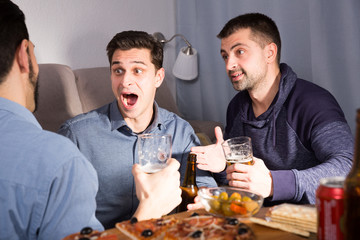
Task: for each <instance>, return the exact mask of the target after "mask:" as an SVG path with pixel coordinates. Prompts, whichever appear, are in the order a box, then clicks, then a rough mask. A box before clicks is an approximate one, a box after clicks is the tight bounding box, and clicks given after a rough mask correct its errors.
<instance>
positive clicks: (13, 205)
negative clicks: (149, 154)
mask: <svg viewBox="0 0 360 240" xmlns="http://www.w3.org/2000/svg"><path fill="white" fill-rule="evenodd" d="M0 122H1V124H0V166H1V167H0V239H4V240H5V239H6V240H9V239H62V238H63V237H65V236H66V235H69V234H71V233H74V232H78V231H80V230H81V228H83V227H84V226H90V227H92V228H93V229H98V230H102V229H103V227H102V226H101V224H100V222H99V221H98V220H97V219H96V218H95V209H96V202H95V196H96V191H97V188H98V182H97V176H96V172H95V170H94V168H93V167H92V166H91V164H90V163H89V162H88V161H87V160H86V159H85V158H84V156H83V155H82V154H81V153H80V152H79V150H78V149H76V147H74V145H73V144H72V143H71V141H69V140H68V139H66V138H64V137H62V136H59V135H57V134H55V133H51V132H48V131H44V130H42V128H41V126H40V125H39V123H38V122H37V121H36V119H35V117H34V115H33V114H32V113H31V112H30V111H28V110H27V109H26V108H24V107H23V106H21V105H19V104H17V103H15V102H12V101H10V100H7V99H5V98H1V97H0Z"/></svg>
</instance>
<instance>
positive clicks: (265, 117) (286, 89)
mask: <svg viewBox="0 0 360 240" xmlns="http://www.w3.org/2000/svg"><path fill="white" fill-rule="evenodd" d="M280 72H281V78H280V85H279V91H278V93H277V94H276V96H275V98H274V100H273V101H272V103H271V105H270V107H269V108H268V109H267V110H266V111H265V112H264V113H263V114H261V115H260V116H258V117H257V118H256V117H255V115H254V112H253V109H252V104H251V98H250V95H249V93H248V92H247V91H244V93H243V94H242V95H241V99H240V101H241V103H242V108H241V111H242V112H241V118H242V121H243V122H244V123H246V124H250V125H252V126H254V127H256V128H262V127H264V125H265V124H266V123H267V122H269V121H270V120H271V119H272V118H276V117H277V115H278V114H279V112H280V109H281V108H282V106H283V105H284V103H285V101H286V99H287V97H288V96H289V94H290V92H291V90H292V88H293V87H294V85H295V81H296V79H297V76H296V74H295V73H294V72H293V71H292V69H291V68H290V67H289V66H288V65H286V64H285V63H282V64H280Z"/></svg>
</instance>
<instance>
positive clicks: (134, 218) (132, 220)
mask: <svg viewBox="0 0 360 240" xmlns="http://www.w3.org/2000/svg"><path fill="white" fill-rule="evenodd" d="M137 221H138V220H137V218H136V217H132V218H131V219H130V223H131V224H134V223H137Z"/></svg>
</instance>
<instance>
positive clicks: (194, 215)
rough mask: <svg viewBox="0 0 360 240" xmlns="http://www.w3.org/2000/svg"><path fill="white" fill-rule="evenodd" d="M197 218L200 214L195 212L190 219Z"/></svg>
mask: <svg viewBox="0 0 360 240" xmlns="http://www.w3.org/2000/svg"><path fill="white" fill-rule="evenodd" d="M196 216H199V214H198V213H196V212H194V213H193V214H191V216H190V217H196Z"/></svg>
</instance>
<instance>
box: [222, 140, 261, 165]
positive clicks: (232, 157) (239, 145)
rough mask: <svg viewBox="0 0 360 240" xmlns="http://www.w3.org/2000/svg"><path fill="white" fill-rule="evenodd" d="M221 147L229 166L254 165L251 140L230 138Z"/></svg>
mask: <svg viewBox="0 0 360 240" xmlns="http://www.w3.org/2000/svg"><path fill="white" fill-rule="evenodd" d="M221 145H222V148H223V150H224V154H225V158H226V162H227V164H228V165H232V164H234V163H242V164H247V165H253V164H254V160H253V150H252V145H251V138H249V137H245V136H241V137H235V138H230V139H228V140H226V141H224V142H223V143H222V144H221Z"/></svg>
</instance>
